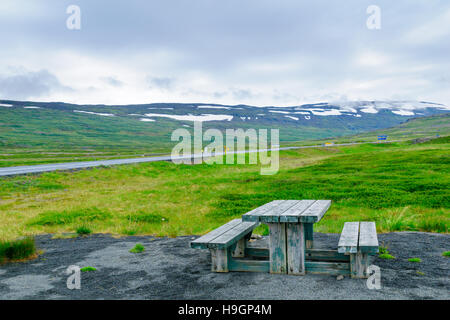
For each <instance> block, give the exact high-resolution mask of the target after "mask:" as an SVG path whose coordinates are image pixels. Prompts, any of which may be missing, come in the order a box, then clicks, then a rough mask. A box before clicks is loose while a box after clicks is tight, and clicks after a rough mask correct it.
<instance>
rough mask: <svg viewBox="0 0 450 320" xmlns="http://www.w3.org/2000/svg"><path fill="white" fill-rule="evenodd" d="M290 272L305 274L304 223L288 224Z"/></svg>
mask: <svg viewBox="0 0 450 320" xmlns="http://www.w3.org/2000/svg"><path fill="white" fill-rule="evenodd" d="M286 241H287V262H286V263H287V269H288V274H292V275H304V274H305V233H304V231H303V224H302V223H287V224H286Z"/></svg>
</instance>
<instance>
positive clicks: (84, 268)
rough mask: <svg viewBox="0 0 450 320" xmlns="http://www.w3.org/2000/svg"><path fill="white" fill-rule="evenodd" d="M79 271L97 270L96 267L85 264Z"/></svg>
mask: <svg viewBox="0 0 450 320" xmlns="http://www.w3.org/2000/svg"><path fill="white" fill-rule="evenodd" d="M80 271H81V272H89V271H97V269H96V268H94V267H90V266H87V267H83V268H81V269H80Z"/></svg>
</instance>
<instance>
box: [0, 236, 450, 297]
mask: <svg viewBox="0 0 450 320" xmlns="http://www.w3.org/2000/svg"><path fill="white" fill-rule="evenodd" d="M315 236H316V237H315V245H317V247H323V248H325V247H328V248H333V249H336V246H337V242H338V235H337V234H319V233H318V234H315ZM36 239H37V240H36V241H37V246H38V247H39V249H41V250H43V251H44V253H43V254H42V255H41V256H40V257H39V258H38V259H36V260H33V261H29V262H24V263H14V264H8V265H3V266H0V298H1V299H447V300H448V299H450V294H449V292H450V290H449V289H450V259H449V258H446V257H443V256H442V255H441V254H442V252H444V251H447V250H450V235H443V234H431V233H416V232H402V233H388V234H381V235H379V240H380V242H382V243H384V244H385V245H388V247H389V250H390V252H391V253H392V254H393V255H394V256H395V257H396V259H395V260H383V259H380V258H376V259H375V260H374V262H373V264H375V265H377V266H379V267H380V268H381V285H382V288H381V289H380V290H369V289H368V288H367V286H366V280H362V279H350V278H348V277H345V278H344V279H343V280H340V281H338V280H336V277H333V276H324V275H311V274H308V275H306V276H288V275H271V274H265V273H212V272H210V254H209V252H208V251H207V250H195V249H190V248H189V241H190V240H191V239H192V237H178V238H174V239H168V238H151V237H125V238H120V239H115V238H112V237H110V236H108V235H92V236H89V237H85V238H75V239H51V236H39V237H37V238H36ZM260 241H264V239H263V240H260ZM136 243H142V244H143V245H144V246H145V248H146V250H145V252H143V253H139V254H133V253H130V252H129V250H130V249H131V248H132V247H133V246H134V245H135V244H136ZM411 257H419V258H421V259H422V262H421V263H412V262H408V260H407V259H408V258H411ZM70 265H78V266H80V267H85V266H92V267H95V268H97V271H92V272H83V273H81V289H80V290H69V289H67V286H66V280H67V277H68V276H67V275H66V273H65V272H66V269H67V267H68V266H70Z"/></svg>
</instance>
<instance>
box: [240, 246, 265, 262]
mask: <svg viewBox="0 0 450 320" xmlns="http://www.w3.org/2000/svg"><path fill="white" fill-rule="evenodd" d="M245 256H246V257H256V258H267V259H269V249H267V248H255V247H247V248H245Z"/></svg>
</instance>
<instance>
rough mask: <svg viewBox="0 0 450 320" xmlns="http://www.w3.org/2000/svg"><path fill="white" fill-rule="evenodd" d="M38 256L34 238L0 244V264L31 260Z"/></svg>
mask: <svg viewBox="0 0 450 320" xmlns="http://www.w3.org/2000/svg"><path fill="white" fill-rule="evenodd" d="M35 254H36V245H35V242H34V238H32V237H26V238H23V239H18V240H13V241H2V242H0V263H5V262H9V261H15V260H23V259H27V258H30V257H32V256H34V255H35Z"/></svg>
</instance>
